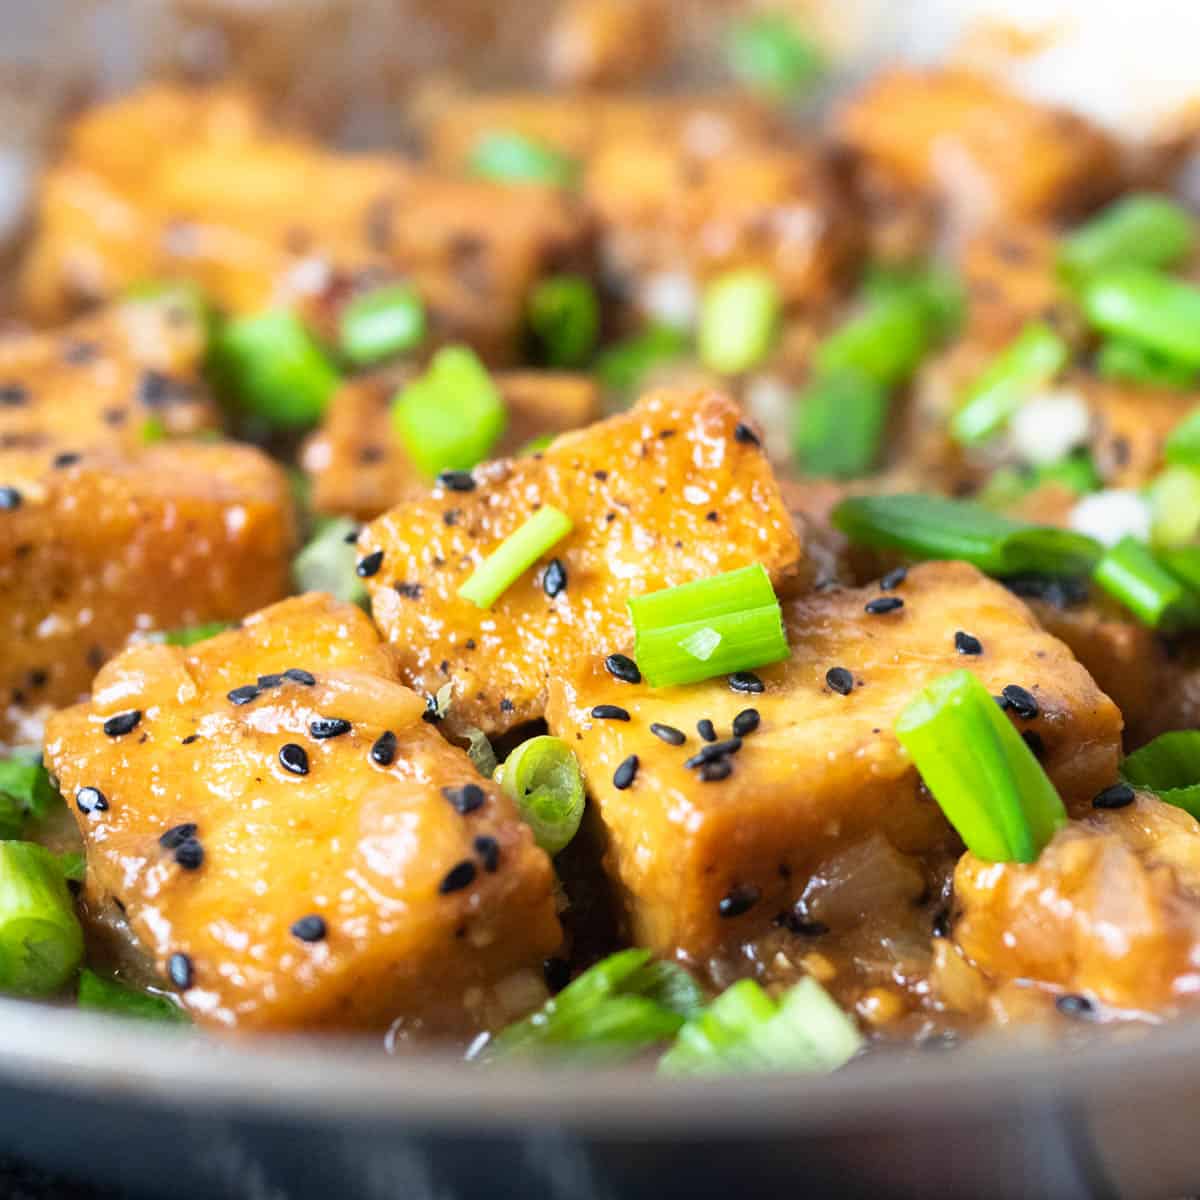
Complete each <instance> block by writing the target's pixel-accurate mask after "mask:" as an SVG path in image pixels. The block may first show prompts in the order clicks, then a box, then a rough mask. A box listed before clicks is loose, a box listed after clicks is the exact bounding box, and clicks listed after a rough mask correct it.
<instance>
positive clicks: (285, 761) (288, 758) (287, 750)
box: [279, 742, 308, 775]
mask: <svg viewBox="0 0 1200 1200" xmlns="http://www.w3.org/2000/svg"><path fill="white" fill-rule="evenodd" d="M279 765H280V766H281V767H283V769H284V770H285V771H291V773H292V774H293V775H307V774H308V752H307V751H306V750H305V749H304V747H303V746H297V745H296V743H295V742H285V743H284V744H283V745H282V746H280V747H279Z"/></svg>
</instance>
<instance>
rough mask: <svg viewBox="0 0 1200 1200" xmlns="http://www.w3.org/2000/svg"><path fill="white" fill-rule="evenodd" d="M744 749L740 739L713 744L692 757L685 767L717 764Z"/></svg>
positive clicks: (729, 739)
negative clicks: (718, 761) (719, 760)
mask: <svg viewBox="0 0 1200 1200" xmlns="http://www.w3.org/2000/svg"><path fill="white" fill-rule="evenodd" d="M741 748H742V739H741V738H740V737H732V738H727V739H726V740H725V741H723V742H711V743H710V744H709V745H707V746H701V747H700V749H699V750H698V751H697V752H696V753H695V754H693V755H692V757H691V758H689V759H685V760H684V764H683V765H684V766H685V767H699V766H703V764H704V763H710V762H716V761H717V760H718V759H721V758H728V757H729V755H731V754H736V753H737V752H738V751H739V750H740V749H741Z"/></svg>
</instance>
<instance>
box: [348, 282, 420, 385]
mask: <svg viewBox="0 0 1200 1200" xmlns="http://www.w3.org/2000/svg"><path fill="white" fill-rule="evenodd" d="M424 339H425V305H424V304H423V303H422V302H421V297H420V295H419V294H418V293H417V291H416V289H415V288H413V287H412V286H411V285H409V284H407V283H392V284H388V285H387V286H385V287H380V288H375V289H374V290H373V291H370V292H364V293H363V294H362V295H361V296H355V297H354V299H353V300H351V301H350V303H349V304H347V305H346V307H345V308H344V309H343V310H342V314H341V318H340V319H339V321H338V350H339V351H340V352H341V355H342V357H343V358H344V359H345V360H346V361H347V362H349V363H351V364H352V365H353V366H355V367H369V366H372V365H373V364H375V363H379V362H383V361H384V360H385V359H389V358H394V357H396V355H398V354H407V353H408V352H409V351H410V350H415V349H416V348H417V347H418V346H419V345H420V344H421V343H422V341H424Z"/></svg>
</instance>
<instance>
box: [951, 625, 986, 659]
mask: <svg viewBox="0 0 1200 1200" xmlns="http://www.w3.org/2000/svg"><path fill="white" fill-rule="evenodd" d="M954 649H955V650H957V651H958V652H959V654H982V653H983V643H982V642H981V641H980V640H979V639H978V638H977V637H975V635H974V634H970V633H964V632H963V631H962V630H961V629H960V630H958V632H957V633H955V635H954Z"/></svg>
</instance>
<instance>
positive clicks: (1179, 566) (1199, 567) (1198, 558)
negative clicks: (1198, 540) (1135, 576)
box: [1156, 546, 1200, 592]
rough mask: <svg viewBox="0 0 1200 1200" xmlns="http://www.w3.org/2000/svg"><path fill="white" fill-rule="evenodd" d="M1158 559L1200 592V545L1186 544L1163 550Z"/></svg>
mask: <svg viewBox="0 0 1200 1200" xmlns="http://www.w3.org/2000/svg"><path fill="white" fill-rule="evenodd" d="M1156 557H1157V559H1158V561H1159V562H1160V563H1161V564H1162V565H1163V566H1164V567H1166V568H1167V570H1168V571H1170V572H1171V574H1172V575H1174V576H1175V578H1176V579H1179V580H1182V582H1184V583H1186V584H1187V585H1188V587H1190V588H1191V589H1192V590H1193V591H1195V592H1200V546H1184V547H1179V548H1174V549H1168V550H1162V551H1160V552H1159V553H1158V554H1157V555H1156Z"/></svg>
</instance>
